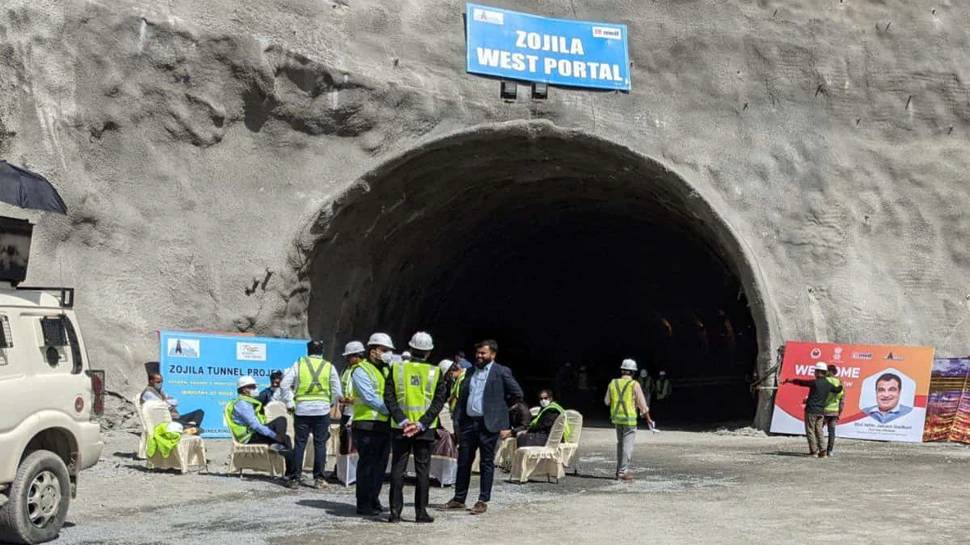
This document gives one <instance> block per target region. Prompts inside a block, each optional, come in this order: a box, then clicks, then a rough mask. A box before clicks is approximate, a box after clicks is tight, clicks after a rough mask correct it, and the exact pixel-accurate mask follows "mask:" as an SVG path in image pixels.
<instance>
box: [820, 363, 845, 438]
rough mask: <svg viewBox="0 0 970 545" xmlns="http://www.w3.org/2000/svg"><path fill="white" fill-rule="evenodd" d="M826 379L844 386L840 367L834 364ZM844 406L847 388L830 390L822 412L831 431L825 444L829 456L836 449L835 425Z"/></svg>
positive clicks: (830, 366)
mask: <svg viewBox="0 0 970 545" xmlns="http://www.w3.org/2000/svg"><path fill="white" fill-rule="evenodd" d="M825 380H827V381H829V383H830V384H831V385H832V386H836V387H839V386H842V381H841V380H839V369H838V368H837V367H836V366H834V365H832V364H829V374H828V376H827V377H825ZM843 407H845V389H844V388H843V389H841V390H839V392H838V393H832V392H829V395H828V397H827V398H826V400H825V410H824V412H823V413H822V414H823V415H824V416H825V427H826V428H828V433H829V438H828V442H827V445H826V446H825V452H826V454H827V455H828V456H832V453H833V452H834V451H835V427H836V426H837V425H838V424H839V417H840V416H842V409H843Z"/></svg>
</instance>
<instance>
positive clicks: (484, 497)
mask: <svg viewBox="0 0 970 545" xmlns="http://www.w3.org/2000/svg"><path fill="white" fill-rule="evenodd" d="M497 354H498V343H497V342H495V341H493V340H487V341H482V342H480V343H478V344H477V345H475V366H474V367H472V368H471V369H469V370H468V371H466V372H465V377H464V380H462V381H461V385H460V387H459V390H458V402H457V403H456V406H455V414H454V421H455V429H456V430H457V431H458V477H457V482H455V497H454V498H452V499H451V501H449V502H448V503H447V504H445V506H444V509H464V508H465V498H466V497H467V496H468V484H469V482H470V481H471V477H472V463H473V462H474V460H475V451H476V450H477V451H478V459H479V471H480V474H481V484H480V489H479V493H478V502H476V503H475V506H474V507H472V509H471V513H472V514H473V515H480V514H482V513H484V512H485V511H486V510H487V509H488V501H489V500H490V499H491V496H492V478H493V477H494V475H495V446H496V444H497V443H498V438H499V432H501V431H502V430H506V429H509V404H510V403H513V402H515V401H516V400H519V399H522V398H523V395H522V388H521V387H520V386H519V383H518V382H516V381H515V378H514V377H513V376H512V371H511V370H510V369H509V368H508V367H505V366H504V365H501V364H499V363H497V362H496V361H495V356H496V355H497Z"/></svg>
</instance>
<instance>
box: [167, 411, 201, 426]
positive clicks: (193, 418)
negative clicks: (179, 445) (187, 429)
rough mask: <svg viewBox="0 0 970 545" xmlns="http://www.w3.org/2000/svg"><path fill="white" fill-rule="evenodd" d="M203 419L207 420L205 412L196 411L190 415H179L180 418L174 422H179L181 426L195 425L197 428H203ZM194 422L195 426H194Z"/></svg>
mask: <svg viewBox="0 0 970 545" xmlns="http://www.w3.org/2000/svg"><path fill="white" fill-rule="evenodd" d="M203 418H205V412H203V411H202V409H196V410H194V411H192V412H189V413H185V414H179V417H178V418H176V419H175V420H174V421H175V422H178V423H179V424H182V425H183V426H192V425H194V426H195V427H197V428H201V427H202V419H203ZM193 422H194V423H195V424H192V423H193Z"/></svg>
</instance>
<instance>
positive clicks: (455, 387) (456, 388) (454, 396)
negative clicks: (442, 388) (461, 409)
mask: <svg viewBox="0 0 970 545" xmlns="http://www.w3.org/2000/svg"><path fill="white" fill-rule="evenodd" d="M464 381H465V370H464V369H462V370H461V372H460V373H459V374H458V378H457V379H455V383H454V384H452V385H451V396H450V398H449V399H448V410H449V411H451V414H455V408H456V407H457V406H458V394H460V393H461V383H462V382H464Z"/></svg>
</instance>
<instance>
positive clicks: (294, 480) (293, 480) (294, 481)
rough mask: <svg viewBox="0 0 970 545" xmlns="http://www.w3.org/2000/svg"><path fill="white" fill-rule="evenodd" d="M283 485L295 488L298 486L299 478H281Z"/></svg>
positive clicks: (291, 488)
mask: <svg viewBox="0 0 970 545" xmlns="http://www.w3.org/2000/svg"><path fill="white" fill-rule="evenodd" d="M283 486H285V487H287V488H289V489H290V490H295V489H297V488H299V487H300V479H299V478H297V477H293V478H286V479H283Z"/></svg>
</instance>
